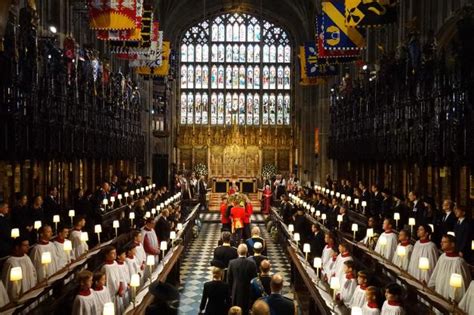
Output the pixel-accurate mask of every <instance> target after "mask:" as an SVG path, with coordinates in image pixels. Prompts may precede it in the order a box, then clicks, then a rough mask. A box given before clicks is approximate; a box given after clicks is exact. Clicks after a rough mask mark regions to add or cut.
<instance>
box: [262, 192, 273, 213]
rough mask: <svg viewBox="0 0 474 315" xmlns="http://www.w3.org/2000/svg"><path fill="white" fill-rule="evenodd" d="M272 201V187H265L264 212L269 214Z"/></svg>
mask: <svg viewBox="0 0 474 315" xmlns="http://www.w3.org/2000/svg"><path fill="white" fill-rule="evenodd" d="M271 202H272V191H271V189H265V190H264V191H263V213H265V214H269V213H270V207H271Z"/></svg>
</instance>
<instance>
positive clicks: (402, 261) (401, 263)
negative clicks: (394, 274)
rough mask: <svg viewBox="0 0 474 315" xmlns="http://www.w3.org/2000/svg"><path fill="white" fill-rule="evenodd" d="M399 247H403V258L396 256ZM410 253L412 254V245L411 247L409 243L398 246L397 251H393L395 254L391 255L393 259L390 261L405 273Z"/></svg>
mask: <svg viewBox="0 0 474 315" xmlns="http://www.w3.org/2000/svg"><path fill="white" fill-rule="evenodd" d="M399 247H405V256H403V257H400V256H398V254H397V252H398V248H399ZM412 252H413V245H411V244H410V243H405V244H402V243H400V244H398V245H397V249H396V250H395V254H394V255H393V259H392V262H393V264H394V265H395V266H397V267H399V268H400V269H402V270H405V271H407V270H408V264H409V262H410V257H411V253H412Z"/></svg>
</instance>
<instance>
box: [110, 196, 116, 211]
mask: <svg viewBox="0 0 474 315" xmlns="http://www.w3.org/2000/svg"><path fill="white" fill-rule="evenodd" d="M110 204H111V207H112V209H113V208H114V206H115V197H114V196H110Z"/></svg>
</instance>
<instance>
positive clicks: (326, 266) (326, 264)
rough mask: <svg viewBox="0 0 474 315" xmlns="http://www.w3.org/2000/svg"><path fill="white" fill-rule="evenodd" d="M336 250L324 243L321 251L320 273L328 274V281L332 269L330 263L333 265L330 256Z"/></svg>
mask: <svg viewBox="0 0 474 315" xmlns="http://www.w3.org/2000/svg"><path fill="white" fill-rule="evenodd" d="M335 253H336V252H335V251H334V249H332V247H329V246H328V245H326V246H325V247H324V249H323V253H322V255H321V261H322V263H321V265H322V270H321V274H322V275H323V276H325V275H328V281H329V278H330V277H331V274H330V273H331V269H332V265H333V260H332V256H333V255H334V254H335Z"/></svg>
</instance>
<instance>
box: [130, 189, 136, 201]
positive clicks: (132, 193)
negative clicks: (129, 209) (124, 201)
mask: <svg viewBox="0 0 474 315" xmlns="http://www.w3.org/2000/svg"><path fill="white" fill-rule="evenodd" d="M133 196H135V190H130V197H131V198H132V200H133Z"/></svg>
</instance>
